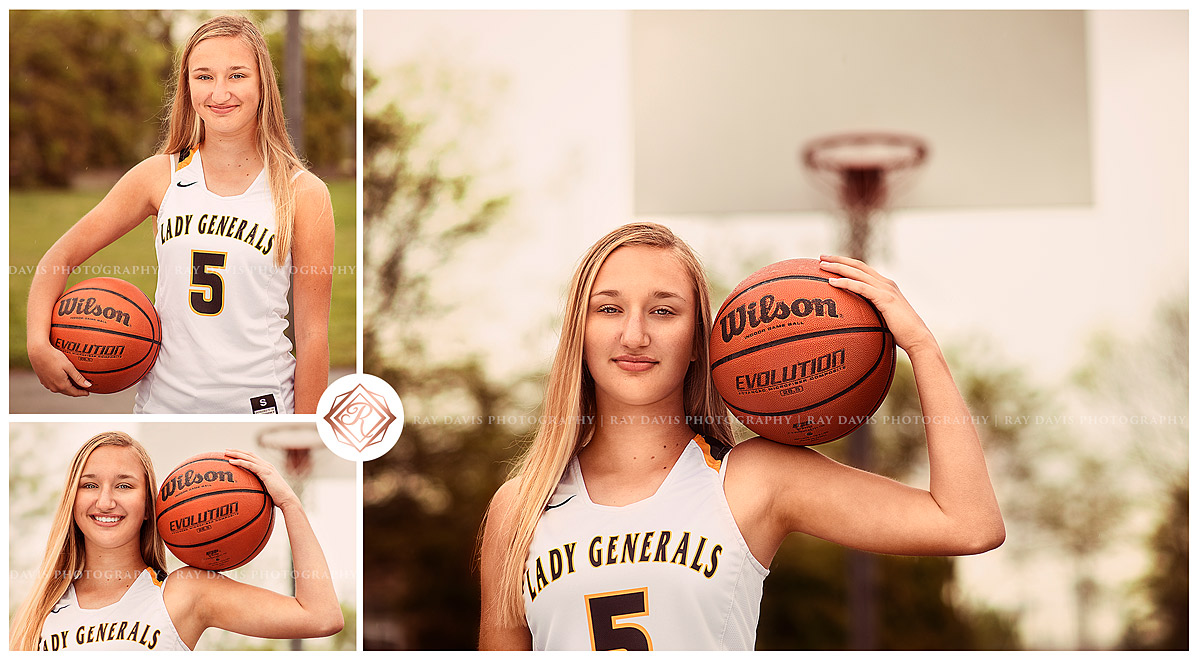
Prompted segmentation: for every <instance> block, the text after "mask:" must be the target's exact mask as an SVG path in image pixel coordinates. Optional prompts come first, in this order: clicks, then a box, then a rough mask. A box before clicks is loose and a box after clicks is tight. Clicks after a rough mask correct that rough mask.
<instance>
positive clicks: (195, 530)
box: [154, 452, 275, 571]
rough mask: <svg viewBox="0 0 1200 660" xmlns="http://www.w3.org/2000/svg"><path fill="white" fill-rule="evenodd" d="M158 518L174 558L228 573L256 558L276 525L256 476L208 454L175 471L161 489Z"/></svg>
mask: <svg viewBox="0 0 1200 660" xmlns="http://www.w3.org/2000/svg"><path fill="white" fill-rule="evenodd" d="M154 511H155V513H154V520H155V524H156V525H157V526H158V533H159V535H161V536H162V537H163V541H164V542H165V543H166V544H167V549H168V550H170V551H171V554H173V555H175V556H176V557H178V558H179V560H180V561H182V562H183V563H185V564H187V565H189V566H195V567H196V568H202V569H206V570H210V571H225V570H229V569H232V568H237V567H239V566H242V565H244V564H245V563H246V562H249V561H250V560H251V559H254V557H255V556H257V555H258V553H259V552H261V551H262V549H263V547H264V546H265V545H266V544H267V540H268V539H270V538H271V530H272V529H273V528H274V526H275V503H274V502H273V501H272V500H271V496H270V495H268V494H267V490H266V487H265V486H264V485H263V482H262V480H260V479H259V478H258V476H257V475H255V474H254V473H252V472H250V471H249V470H246V469H243V468H240V467H237V466H235V465H232V464H231V463H229V461H228V459H226V458H225V455H224V454H222V453H219V452H210V453H206V454H198V455H196V456H193V457H191V458H189V459H187V460H186V461H184V462H183V463H181V464H180V465H179V467H177V468H175V469H174V470H173V471H172V472H171V474H170V475H168V476H167V478H166V479H164V480H163V482H162V486H161V487H159V489H158V497H157V498H156V499H155V507H154Z"/></svg>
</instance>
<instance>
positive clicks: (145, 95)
mask: <svg viewBox="0 0 1200 660" xmlns="http://www.w3.org/2000/svg"><path fill="white" fill-rule="evenodd" d="M278 14H281V12H255V13H252V15H251V18H253V19H254V20H256V21H258V22H259V23H260V25H262V26H263V27H264V33H265V36H266V37H267V40H268V43H269V45H270V47H271V52H272V59H273V62H274V65H275V68H276V69H277V70H278V71H280V72H281V71H282V70H283V58H282V51H283V41H284V38H283V33H282V27H281V25H280V26H278V27H275V28H274V29H270V28H268V27H267V26H268V25H271V26H273V25H275V24H276V23H280V24H281V21H278V20H268V19H272V18H274V17H275V16H276V15H278ZM211 15H212V12H206V13H204V12H194V11H157V10H156V11H147V10H136V11H133V10H129V11H95V10H86V11H82V10H81V11H62V10H54V11H12V12H9V129H8V130H9V145H10V147H9V186H10V187H11V188H28V187H35V186H37V187H45V186H49V187H65V186H69V185H71V184H72V183H73V181H74V180H75V179H76V178H77V177H78V176H80V175H82V174H85V173H95V172H103V171H106V170H115V171H118V172H119V171H123V170H126V169H128V168H130V167H132V166H133V165H134V164H136V163H137V162H138V161H140V160H142V159H144V158H146V157H147V156H149V155H151V154H152V153H153V152H154V150H155V148H156V146H157V145H158V143H159V141H160V140H161V138H162V136H163V133H162V131H163V128H164V126H163V124H162V120H163V119H164V118H165V117H166V114H167V106H168V103H169V100H170V99H169V97H168V94H169V92H170V90H169V87H170V85H171V83H172V76H173V69H174V58H175V56H176V53H177V51H178V50H179V49H180V48H181V47H182V45H183V40H185V39H186V37H187V35H188V34H190V33H191V30H192V29H194V28H195V26H196V25H199V24H200V22H202V21H203V20H205V19H206V18H208V17H209V16H211ZM347 16H348V17H349V20H348V21H341V22H339V21H323V22H322V27H321V28H320V29H317V30H314V29H306V30H305V33H304V59H305V102H304V110H305V117H304V126H305V145H306V149H305V153H304V154H302V156H303V157H305V158H307V160H308V161H309V163H310V164H311V165H312V167H313V169H315V170H317V171H318V172H319V173H321V174H323V175H326V176H329V175H340V176H352V175H353V174H354V160H355V150H356V147H355V142H354V140H355V98H356V97H355V76H354V51H353V39H352V38H349V37H350V36H351V35H352V34H353V30H354V29H355V24H354V20H353V16H354V14H353V12H349V13H348V14H347ZM176 23H179V24H181V25H182V24H183V23H186V27H187V28H188V29H187V30H186V31H181V30H180V29H178V28H177V27H176ZM181 32H182V33H183V37H182V38H181V37H179V36H178V35H179V34H180V33H181ZM287 84H288V82H287V81H286V80H283V78H282V75H281V76H280V85H281V86H286V85H287ZM284 89H285V90H286V87H284ZM113 180H115V178H114V179H113Z"/></svg>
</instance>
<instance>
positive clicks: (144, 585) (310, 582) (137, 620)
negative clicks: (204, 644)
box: [9, 431, 343, 651]
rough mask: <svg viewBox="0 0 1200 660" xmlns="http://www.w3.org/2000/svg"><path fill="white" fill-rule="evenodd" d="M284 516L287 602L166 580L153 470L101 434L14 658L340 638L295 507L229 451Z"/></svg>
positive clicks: (65, 512) (76, 469)
mask: <svg viewBox="0 0 1200 660" xmlns="http://www.w3.org/2000/svg"><path fill="white" fill-rule="evenodd" d="M226 458H227V459H228V460H229V462H230V464H232V465H236V466H238V467H242V468H245V469H247V470H250V471H251V472H253V473H255V474H256V475H258V477H259V478H260V479H262V480H263V483H264V485H265V486H266V488H267V491H268V492H269V493H270V494H271V497H272V499H274V501H275V505H276V506H278V507H279V508H280V510H281V512H282V513H283V517H284V521H285V524H286V526H287V534H288V538H289V541H290V542H291V548H292V554H293V562H294V566H295V576H296V578H295V579H296V583H295V593H296V595H295V596H294V597H289V596H283V595H281V594H277V593H274V592H272V591H268V590H265V589H260V588H258V587H254V586H250V585H247V584H242V583H240V582H237V581H235V580H232V579H229V578H227V577H225V576H223V575H221V574H219V573H214V572H210V571H203V570H200V569H196V568H192V567H188V566H185V567H183V568H180V569H178V570H176V571H174V572H172V573H171V574H170V575H169V576H168V575H167V572H166V551H165V546H164V544H163V540H162V538H161V537H160V536H159V535H158V530H157V528H156V526H155V524H154V497H155V493H156V492H157V483H156V481H155V477H154V464H153V463H152V461H151V459H150V456H149V455H148V454H147V453H146V450H145V449H144V448H143V447H142V445H141V444H140V443H138V442H137V441H136V440H134V439H133V438H131V437H130V436H128V435H127V434H125V433H121V432H116V431H113V432H107V433H101V434H99V435H96V436H94V437H93V438H91V439H90V440H88V441H87V442H86V443H84V445H83V446H82V447H80V449H79V451H77V452H76V453H75V456H74V458H73V459H72V461H71V465H70V469H69V471H68V473H67V481H66V485H65V486H64V488H63V493H62V496H61V497H60V498H59V501H58V507H57V509H56V510H55V514H54V522H53V524H52V527H51V532H50V537H49V539H48V540H47V542H46V553H45V555H44V557H43V559H42V563H41V566H40V567H39V569H38V575H37V581H36V582H35V584H34V586H33V589H32V590H31V591H30V594H29V596H28V597H27V598H26V599H25V601H24V603H22V605H21V607H20V609H19V610H17V614H16V617H15V618H14V619H13V622H12V626H11V628H10V637H9V639H10V643H9V646H10V648H11V649H12V650H26V651H29V650H190V649H193V648H195V646H196V642H197V641H198V640H199V639H200V635H201V634H202V633H203V632H204V631H205V630H206V629H208V628H221V629H224V630H229V631H232V632H236V633H240V634H243V635H249V636H254V637H270V638H299V637H324V636H328V635H332V634H334V633H336V632H338V631H339V630H341V628H342V624H343V621H342V614H341V609H340V607H339V605H338V601H337V596H336V595H335V594H334V590H333V583H332V580H331V578H330V573H329V568H328V566H327V565H326V562H325V557H324V554H323V553H322V552H321V547H320V544H319V543H318V542H317V538H316V536H315V535H314V534H313V531H312V527H311V526H310V525H309V523H308V518H307V517H306V515H305V513H304V510H303V508H302V507H301V505H300V500H299V498H297V497H296V494H295V493H294V492H293V491H292V489H291V488H290V487H289V486H288V485H287V483H286V482H285V481H284V480H283V478H282V477H281V476H280V475H279V473H278V472H277V471H276V470H275V468H274V467H272V466H271V465H270V464H269V463H267V462H266V461H264V460H262V459H261V458H259V457H258V456H255V455H254V454H252V453H250V452H243V451H232V450H231V451H227V452H226Z"/></svg>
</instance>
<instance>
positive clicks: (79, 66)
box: [8, 11, 171, 188]
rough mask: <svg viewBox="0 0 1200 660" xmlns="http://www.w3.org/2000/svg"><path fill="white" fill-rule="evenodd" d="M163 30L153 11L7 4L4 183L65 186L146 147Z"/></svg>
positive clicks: (166, 54)
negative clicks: (49, 8)
mask: <svg viewBox="0 0 1200 660" xmlns="http://www.w3.org/2000/svg"><path fill="white" fill-rule="evenodd" d="M169 33H170V25H169V23H168V21H167V19H166V16H165V15H164V13H163V12H159V11H122V12H113V11H13V12H9V106H8V107H9V129H8V131H9V185H10V186H12V187H18V188H19V187H29V186H34V185H49V186H58V187H61V186H66V185H69V184H70V182H71V179H72V178H73V177H74V176H75V175H77V174H79V173H80V172H83V171H85V170H89V169H90V170H95V169H100V168H106V167H118V168H122V169H124V168H126V167H129V166H130V165H132V164H133V163H136V162H137V161H138V160H140V159H142V158H145V157H146V156H147V155H148V154H150V153H152V152H153V150H154V145H155V143H156V142H157V139H158V121H157V119H156V118H157V116H158V114H159V109H160V108H161V105H162V98H163V81H164V74H165V73H166V72H167V71H169V70H170V52H171V51H170V47H169V46H170V40H169Z"/></svg>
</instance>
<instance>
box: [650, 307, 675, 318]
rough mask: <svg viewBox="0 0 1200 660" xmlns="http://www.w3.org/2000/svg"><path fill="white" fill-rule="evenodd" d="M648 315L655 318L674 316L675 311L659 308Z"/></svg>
mask: <svg viewBox="0 0 1200 660" xmlns="http://www.w3.org/2000/svg"><path fill="white" fill-rule="evenodd" d="M650 313H651V314H655V315H657V316H675V311H674V310H672V309H667V308H666V307H659V308H658V309H655V310H653V311H651V312H650Z"/></svg>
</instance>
